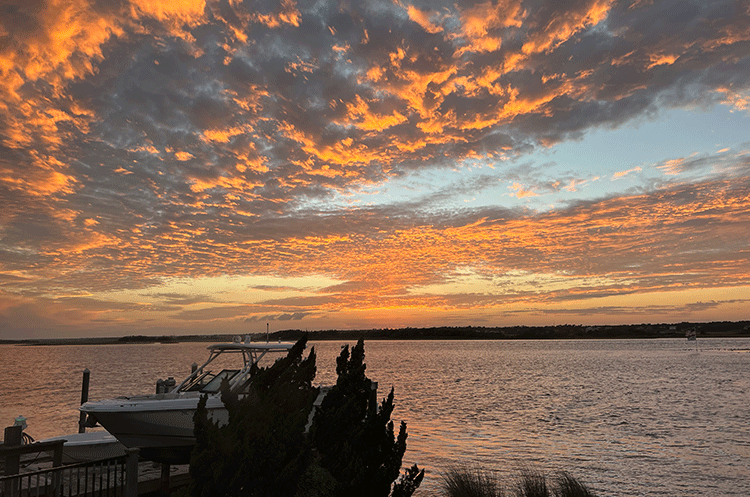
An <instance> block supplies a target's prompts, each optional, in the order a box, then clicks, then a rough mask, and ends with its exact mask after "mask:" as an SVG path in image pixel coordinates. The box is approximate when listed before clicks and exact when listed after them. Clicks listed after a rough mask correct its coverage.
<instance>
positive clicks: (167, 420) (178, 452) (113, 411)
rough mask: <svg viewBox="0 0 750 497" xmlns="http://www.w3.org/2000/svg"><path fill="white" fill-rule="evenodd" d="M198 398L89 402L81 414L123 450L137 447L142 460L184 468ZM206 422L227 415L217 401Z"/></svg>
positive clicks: (211, 402)
mask: <svg viewBox="0 0 750 497" xmlns="http://www.w3.org/2000/svg"><path fill="white" fill-rule="evenodd" d="M198 400H199V398H198V397H197V396H192V397H184V398H179V397H175V398H173V399H165V398H164V396H156V395H155V396H144V397H139V398H127V399H112V400H108V401H101V402H88V403H86V404H84V405H83V406H81V411H83V412H85V413H86V414H87V415H88V416H90V417H91V418H93V420H95V421H97V422H98V423H99V424H100V425H101V426H103V427H104V429H106V430H107V431H108V432H109V433H111V434H112V435H114V436H115V437H116V438H117V440H119V441H120V442H121V443H122V444H123V445H124V446H125V447H137V448H139V449H140V455H141V457H143V458H144V459H148V460H151V461H156V462H161V463H168V464H187V463H188V462H190V452H191V451H192V449H193V446H194V445H195V436H194V434H193V428H194V422H193V416H194V415H195V411H196V409H197V407H198ZM206 408H207V410H208V415H209V419H211V420H212V421H214V422H218V423H219V424H224V423H226V422H227V420H228V417H229V415H228V413H227V411H226V409H225V408H224V405H223V404H222V403H221V400H220V399H218V398H216V397H210V398H209V399H208V403H207V405H206Z"/></svg>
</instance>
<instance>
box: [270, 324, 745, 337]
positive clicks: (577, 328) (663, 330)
mask: <svg viewBox="0 0 750 497" xmlns="http://www.w3.org/2000/svg"><path fill="white" fill-rule="evenodd" d="M692 329H694V330H695V331H696V334H697V335H698V336H699V337H712V336H713V337H742V336H750V321H716V322H711V323H689V322H682V323H661V324H651V323H648V324H633V325H602V326H586V325H571V324H561V325H554V326H508V327H481V326H457V327H448V326H442V327H434V328H382V329H370V330H322V331H310V332H306V331H305V330H284V331H277V332H275V333H272V334H271V335H270V337H269V339H270V340H272V341H276V340H296V339H298V338H299V337H301V336H302V335H303V334H305V333H307V334H308V336H309V337H310V340H352V339H357V338H359V337H366V338H367V339H368V340H451V339H456V340H481V339H489V340H499V339H500V340H502V339H506V340H511V339H521V340H545V339H547V340H549V339H563V338H568V339H570V338H576V339H585V338H599V339H601V338H684V337H685V334H686V332H687V331H688V330H692ZM263 336H265V335H263Z"/></svg>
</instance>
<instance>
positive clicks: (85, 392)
mask: <svg viewBox="0 0 750 497" xmlns="http://www.w3.org/2000/svg"><path fill="white" fill-rule="evenodd" d="M90 377H91V371H89V368H86V369H84V370H83V382H82V384H81V405H83V404H85V403H86V402H88V401H89V379H90ZM78 433H86V413H85V412H82V413H81V415H80V417H79V418H78Z"/></svg>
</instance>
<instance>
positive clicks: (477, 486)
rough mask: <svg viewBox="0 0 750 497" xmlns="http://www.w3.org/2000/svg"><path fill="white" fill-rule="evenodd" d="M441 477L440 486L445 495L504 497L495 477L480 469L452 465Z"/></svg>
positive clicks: (457, 496) (452, 496) (448, 496)
mask: <svg viewBox="0 0 750 497" xmlns="http://www.w3.org/2000/svg"><path fill="white" fill-rule="evenodd" d="M442 477H443V482H442V488H443V492H444V494H445V495H446V496H447V497H504V493H503V491H502V489H501V488H500V487H499V486H498V484H497V481H496V479H495V477H494V476H493V475H491V474H489V473H488V472H486V471H483V470H481V469H469V468H468V467H465V466H454V467H452V468H450V469H448V471H446V472H445V473H444V474H443V475H442Z"/></svg>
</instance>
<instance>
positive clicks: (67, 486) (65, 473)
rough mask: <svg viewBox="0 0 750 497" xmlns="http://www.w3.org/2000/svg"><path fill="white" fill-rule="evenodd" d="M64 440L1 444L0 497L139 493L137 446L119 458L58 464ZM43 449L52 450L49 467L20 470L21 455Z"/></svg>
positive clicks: (132, 496)
mask: <svg viewBox="0 0 750 497" xmlns="http://www.w3.org/2000/svg"><path fill="white" fill-rule="evenodd" d="M8 434H9V433H8V431H7V430H6V435H8ZM14 435H15V434H14ZM11 438H13V437H11ZM7 441H8V437H7V436H6V442H7ZM63 443H64V440H58V441H55V442H36V443H32V444H26V445H15V444H13V445H8V444H6V445H2V446H0V462H2V466H3V467H4V471H3V472H4V473H5V476H2V477H0V497H79V496H80V497H137V496H138V452H139V451H138V449H126V451H125V452H126V455H125V456H121V457H115V458H111V459H102V460H99V461H92V462H86V463H79V464H68V465H64V466H61V465H60V464H61V459H62V448H63ZM44 452H52V453H53V456H52V466H53V467H52V468H47V469H43V470H38V471H30V472H25V473H21V472H20V464H19V463H20V458H21V456H22V455H26V454H34V453H37V454H41V453H44Z"/></svg>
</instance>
